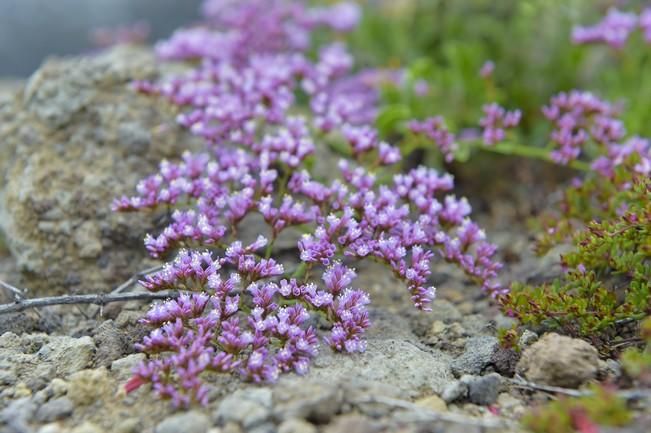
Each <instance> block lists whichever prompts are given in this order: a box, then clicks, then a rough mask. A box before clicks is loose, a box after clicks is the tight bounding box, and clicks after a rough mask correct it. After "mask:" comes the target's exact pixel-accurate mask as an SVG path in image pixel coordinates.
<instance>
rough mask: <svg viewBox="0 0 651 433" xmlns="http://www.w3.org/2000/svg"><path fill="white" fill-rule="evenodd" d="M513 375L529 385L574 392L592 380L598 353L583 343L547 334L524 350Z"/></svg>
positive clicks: (596, 367)
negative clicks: (540, 385)
mask: <svg viewBox="0 0 651 433" xmlns="http://www.w3.org/2000/svg"><path fill="white" fill-rule="evenodd" d="M516 371H517V372H518V373H519V374H521V375H523V376H525V377H526V378H527V379H529V380H531V381H533V382H537V383H541V384H545V385H553V386H562V387H567V388H577V387H579V386H580V385H582V384H583V383H585V382H587V381H589V380H592V379H594V378H595V377H596V375H597V372H598V371H599V353H598V352H597V349H595V348H594V347H592V346H591V345H590V344H588V343H587V342H585V341H583V340H579V339H576V338H570V337H565V336H562V335H558V334H555V333H550V334H546V335H544V336H543V337H542V338H541V339H540V340H538V341H537V342H536V343H534V344H533V345H531V346H530V347H528V348H527V349H525V351H524V352H523V353H522V357H521V358H520V361H519V362H518V365H517V366H516Z"/></svg>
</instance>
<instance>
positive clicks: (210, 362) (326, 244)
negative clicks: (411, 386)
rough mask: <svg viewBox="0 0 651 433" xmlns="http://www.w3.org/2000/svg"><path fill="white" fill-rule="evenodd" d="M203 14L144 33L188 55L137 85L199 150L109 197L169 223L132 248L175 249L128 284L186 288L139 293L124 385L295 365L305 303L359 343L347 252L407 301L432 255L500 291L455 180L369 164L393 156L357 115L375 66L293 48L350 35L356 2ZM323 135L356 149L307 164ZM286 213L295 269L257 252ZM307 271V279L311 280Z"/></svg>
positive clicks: (169, 387) (331, 51) (419, 288)
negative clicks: (198, 20)
mask: <svg viewBox="0 0 651 433" xmlns="http://www.w3.org/2000/svg"><path fill="white" fill-rule="evenodd" d="M204 12H205V14H206V17H207V18H206V22H205V23H204V24H203V25H202V26H200V27H195V28H192V29H187V30H182V31H179V32H177V33H175V34H174V35H173V36H172V38H171V39H170V40H169V41H167V42H164V43H162V44H159V54H160V55H161V56H162V57H163V58H166V59H194V60H196V62H195V67H194V69H192V70H191V71H190V72H188V73H186V74H184V75H182V76H179V77H175V78H171V79H169V80H167V81H163V82H160V83H148V82H139V83H135V88H136V89H137V90H139V91H143V92H147V93H150V94H153V95H159V96H160V97H162V98H165V99H167V100H169V101H170V102H171V103H173V104H175V105H177V106H178V107H179V109H180V112H181V114H180V115H179V117H178V122H179V123H180V124H182V125H183V126H185V127H187V128H188V129H189V130H190V132H191V133H192V134H194V135H196V136H199V137H201V138H203V139H204V140H205V142H206V144H207V146H206V147H207V149H206V152H205V153H200V154H191V153H185V154H183V157H182V159H181V161H179V162H170V161H163V162H161V164H160V169H159V172H158V173H156V174H153V175H151V176H149V177H147V178H146V179H143V180H142V181H141V182H140V183H139V184H138V185H137V188H136V192H137V193H136V195H135V196H133V197H122V198H119V199H117V200H116V201H115V202H114V204H113V207H114V209H115V210H119V211H137V210H141V209H155V208H160V207H163V208H166V209H168V210H169V211H170V221H169V224H168V225H167V227H165V228H164V229H163V230H162V231H161V232H160V233H159V234H157V235H147V237H146V239H145V245H146V247H147V249H148V251H149V252H150V254H151V255H152V256H154V257H164V256H166V255H168V254H170V253H172V252H174V251H178V249H179V248H181V250H180V251H178V255H177V256H176V259H175V260H174V261H173V262H170V263H168V264H167V265H166V266H165V267H164V269H163V270H162V271H160V272H158V273H156V274H154V275H151V276H149V277H147V278H145V279H144V280H143V281H142V285H143V286H144V287H146V288H147V289H148V290H152V291H156V290H161V289H177V290H181V291H182V293H183V294H182V295H181V296H179V297H178V298H177V299H175V300H170V301H168V302H166V303H162V304H157V305H154V306H153V307H152V309H151V311H150V312H149V313H148V314H147V316H146V317H145V318H144V319H143V321H144V322H145V323H147V324H149V325H151V326H152V327H154V330H153V331H152V332H151V334H150V335H149V336H148V337H146V338H145V339H144V340H143V341H142V343H141V344H140V345H139V346H138V347H139V348H140V349H141V350H143V351H144V352H146V353H147V354H148V355H151V356H150V358H149V359H148V360H147V361H145V362H144V363H143V364H142V365H141V366H140V367H139V368H138V369H137V370H136V371H135V375H134V377H133V378H132V380H131V381H130V382H129V384H128V385H127V388H128V389H129V390H133V389H135V388H137V387H138V386H140V385H142V384H145V383H151V384H152V385H153V387H154V389H155V390H156V391H157V392H158V393H159V394H160V395H161V396H163V397H167V398H171V399H172V400H173V402H174V403H175V404H177V405H187V404H190V403H192V402H200V403H205V402H206V399H207V389H206V387H205V385H204V383H203V382H202V380H201V376H202V375H203V373H204V372H208V371H212V372H223V373H231V374H237V375H239V376H240V377H242V378H244V379H248V380H252V381H255V382H260V381H273V380H274V379H275V378H276V377H277V376H278V374H279V373H282V372H289V371H294V372H296V373H299V374H302V373H305V372H306V371H307V368H308V365H309V361H310V359H311V358H313V357H314V356H315V355H316V349H317V342H318V335H317V331H316V329H314V328H312V327H310V326H309V325H308V324H309V322H310V317H311V315H313V314H320V315H322V316H323V317H324V318H325V319H326V321H327V322H328V323H329V328H330V329H329V334H328V335H327V336H325V338H324V341H325V342H326V343H327V344H328V345H329V346H330V347H331V348H332V349H333V350H336V351H345V352H361V351H363V350H364V349H365V347H366V346H365V344H366V343H365V340H364V338H363V334H364V331H365V330H366V329H367V328H368V326H369V318H368V312H367V310H366V306H367V304H368V303H369V302H370V300H369V296H368V294H367V293H365V292H364V291H361V290H358V289H353V288H351V287H350V284H351V282H352V280H353V278H354V277H355V272H354V271H353V270H352V269H351V268H350V267H349V265H348V264H349V263H351V262H354V261H357V260H365V259H372V260H374V261H376V262H379V263H382V264H384V265H386V266H387V267H388V268H389V269H390V270H391V271H392V272H393V274H394V275H395V276H396V277H397V278H398V279H400V280H401V281H403V282H404V283H405V286H406V287H407V289H408V292H409V293H410V296H411V299H412V302H413V303H414V305H415V306H416V307H417V308H419V309H421V310H429V308H430V307H429V305H430V303H431V301H432V299H433V298H434V295H435V289H434V287H432V286H431V285H430V283H429V276H430V272H431V271H430V266H431V262H432V261H433V260H434V259H435V258H437V257H438V258H439V259H441V260H445V261H448V262H451V263H455V264H457V265H458V266H459V267H460V268H461V269H463V270H464V271H465V272H466V273H467V275H469V277H470V278H471V279H472V280H473V281H475V282H476V283H478V284H479V285H481V286H482V287H483V289H484V290H485V291H486V292H487V293H488V294H490V295H498V294H502V293H504V291H505V289H504V288H502V287H501V286H500V285H499V283H498V281H497V273H498V271H499V269H500V266H501V265H500V264H499V263H497V262H496V261H495V254H496V248H495V246H494V245H492V244H490V243H489V242H488V241H487V240H486V237H485V235H484V232H483V231H482V230H481V229H480V228H479V227H478V226H477V225H476V224H475V223H473V222H472V221H471V220H470V219H469V214H470V211H471V209H470V206H469V204H468V202H467V201H466V200H465V199H463V198H462V199H458V198H456V197H454V196H453V195H450V190H451V189H452V188H453V179H452V176H450V175H448V174H439V173H438V172H436V171H435V170H432V169H427V168H424V167H420V168H417V169H414V170H412V171H410V172H408V173H406V174H395V175H388V176H387V175H385V176H376V173H375V172H374V170H383V169H384V166H389V165H393V164H395V163H397V162H398V161H400V158H401V155H400V152H399V150H398V149H397V148H396V147H394V146H391V145H390V144H388V143H386V142H384V141H382V140H381V139H380V136H379V134H378V132H377V131H376V130H375V129H374V128H373V127H372V126H371V125H372V121H373V119H374V116H375V112H376V111H377V107H376V100H377V92H376V90H375V88H374V87H373V85H372V84H371V83H372V82H373V80H374V77H377V75H378V74H373V73H370V72H365V73H361V74H354V73H352V72H351V68H352V66H353V59H352V57H351V56H350V55H349V54H348V53H347V52H346V50H345V47H344V46H343V45H341V44H334V45H330V46H326V47H324V48H323V49H321V51H320V52H319V53H318V55H317V56H316V60H311V59H310V58H309V56H307V54H306V53H305V48H306V47H307V42H308V41H309V39H310V38H309V36H310V31H311V30H312V29H313V28H315V27H316V26H326V27H330V28H332V29H334V30H337V31H340V30H348V29H349V28H350V26H352V25H353V23H354V22H355V21H356V20H357V19H358V12H357V9H356V7H355V6H350V5H346V4H342V5H334V6H332V7H329V8H316V9H314V8H313V9H309V8H306V7H305V6H304V4H303V2H298V1H289V0H287V1H281V0H272V1H267V0H265V1H262V0H238V1H236V0H229V1H227V0H222V1H216V0H211V1H207V2H205V4H204ZM262 12H264V13H262ZM299 94H301V96H303V97H304V98H299V97H298V95H299ZM303 101H306V102H303ZM295 113H301V115H296V114H295ZM511 116H512V115H511ZM507 123H508V122H507ZM430 127H431V128H433V127H434V126H430ZM325 133H327V134H328V136H329V137H336V138H341V139H343V140H344V142H345V143H346V144H347V145H348V146H349V147H350V153H351V154H352V156H353V157H354V162H353V161H349V160H342V161H341V162H340V164H339V171H340V175H339V176H337V173H332V176H331V179H330V180H323V179H317V178H314V177H313V176H312V175H311V174H310V173H309V171H307V168H308V167H309V166H310V165H311V164H313V163H315V162H316V163H318V161H315V160H314V157H313V154H314V152H315V150H316V147H317V146H319V145H322V143H319V142H318V141H319V140H317V139H316V138H315V137H320V136H323V135H324V134H325ZM439 134H441V135H440V137H442V138H445V134H444V133H443V132H439ZM447 134H448V135H449V133H447ZM437 137H438V135H437ZM450 137H452V136H451V135H450ZM452 138H453V137H452ZM445 139H448V138H445ZM449 146H453V139H452V140H451V143H450V144H449ZM369 167H372V168H369ZM379 179H382V180H381V181H380V180H379ZM254 214H257V215H259V216H260V217H261V218H262V219H263V220H264V222H265V223H266V224H267V226H268V233H267V234H266V237H263V236H260V237H259V238H258V240H257V241H256V242H254V243H253V244H251V245H248V246H244V245H243V244H242V243H241V242H240V241H238V225H239V224H240V223H242V222H243V221H244V220H245V219H246V218H247V217H248V216H249V215H254ZM291 226H300V228H301V230H303V231H304V232H305V234H304V235H303V236H302V237H301V239H300V240H299V241H298V244H297V252H298V257H297V260H296V261H295V262H298V263H300V265H298V267H297V268H296V269H295V270H294V271H293V272H291V271H290V272H285V267H286V266H287V267H289V266H291V265H292V263H287V264H282V263H279V262H278V261H276V259H274V258H272V257H271V254H272V253H273V246H274V242H275V241H276V239H277V238H278V237H280V236H283V232H284V231H285V230H286V229H287V228H288V227H291ZM267 238H268V239H267ZM265 247H266V251H265V253H264V254H260V252H259V251H260V250H261V249H262V248H265ZM205 248H210V249H211V250H210V251H204V249H205ZM199 249H200V250H201V252H199V251H198V250H199ZM213 256H218V258H216V259H215V258H213ZM319 272H320V273H321V274H322V284H319V285H317V283H315V282H314V281H312V280H311V279H310V276H311V275H314V274H315V273H317V274H318V273H319Z"/></svg>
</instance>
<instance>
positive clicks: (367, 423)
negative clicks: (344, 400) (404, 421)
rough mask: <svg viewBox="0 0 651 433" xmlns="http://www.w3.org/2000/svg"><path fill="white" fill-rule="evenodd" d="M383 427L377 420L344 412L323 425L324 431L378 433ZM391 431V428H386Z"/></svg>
mask: <svg viewBox="0 0 651 433" xmlns="http://www.w3.org/2000/svg"><path fill="white" fill-rule="evenodd" d="M383 430H384V429H383V428H382V426H381V425H380V423H379V422H378V421H374V420H370V419H368V418H366V417H363V416H360V415H357V414H346V415H342V416H340V417H337V418H336V419H335V420H334V421H333V422H332V423H330V424H328V425H327V426H325V428H324V429H323V432H324V433H341V432H351V433H352V432H355V433H378V432H381V431H383ZM388 431H391V430H388Z"/></svg>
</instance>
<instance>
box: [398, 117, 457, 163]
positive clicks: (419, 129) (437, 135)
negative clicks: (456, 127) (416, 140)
mask: <svg viewBox="0 0 651 433" xmlns="http://www.w3.org/2000/svg"><path fill="white" fill-rule="evenodd" d="M409 129H410V130H411V132H413V133H414V134H418V135H423V136H424V137H425V138H427V139H428V140H431V141H432V142H434V145H435V146H436V147H438V148H439V150H440V151H441V153H443V156H444V157H445V161H446V162H452V161H453V160H454V153H455V152H456V151H457V148H458V145H457V143H456V141H455V137H454V134H452V133H451V132H450V131H449V130H448V128H447V127H446V126H445V123H444V121H443V118H442V117H441V116H436V117H430V118H428V119H425V120H423V121H417V120H413V121H411V122H410V123H409Z"/></svg>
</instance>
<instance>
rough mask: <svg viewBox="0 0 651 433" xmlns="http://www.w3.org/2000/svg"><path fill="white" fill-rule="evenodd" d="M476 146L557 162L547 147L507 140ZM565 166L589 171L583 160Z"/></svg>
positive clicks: (494, 151)
mask: <svg viewBox="0 0 651 433" xmlns="http://www.w3.org/2000/svg"><path fill="white" fill-rule="evenodd" d="M477 148H478V149H480V150H483V151H486V152H493V153H499V154H501V155H511V156H513V155H515V156H524V157H525V158H532V159H539V160H541V161H545V162H549V163H552V164H557V163H556V162H555V161H554V160H553V159H552V158H551V156H550V153H551V150H550V149H549V148H544V147H533V146H523V145H521V144H517V143H509V142H502V143H497V144H496V145H494V146H485V145H483V144H479V145H478V146H477ZM567 166H568V167H571V168H573V169H575V170H580V171H590V164H588V163H587V162H584V161H576V160H575V161H570V163H569V164H567Z"/></svg>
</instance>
